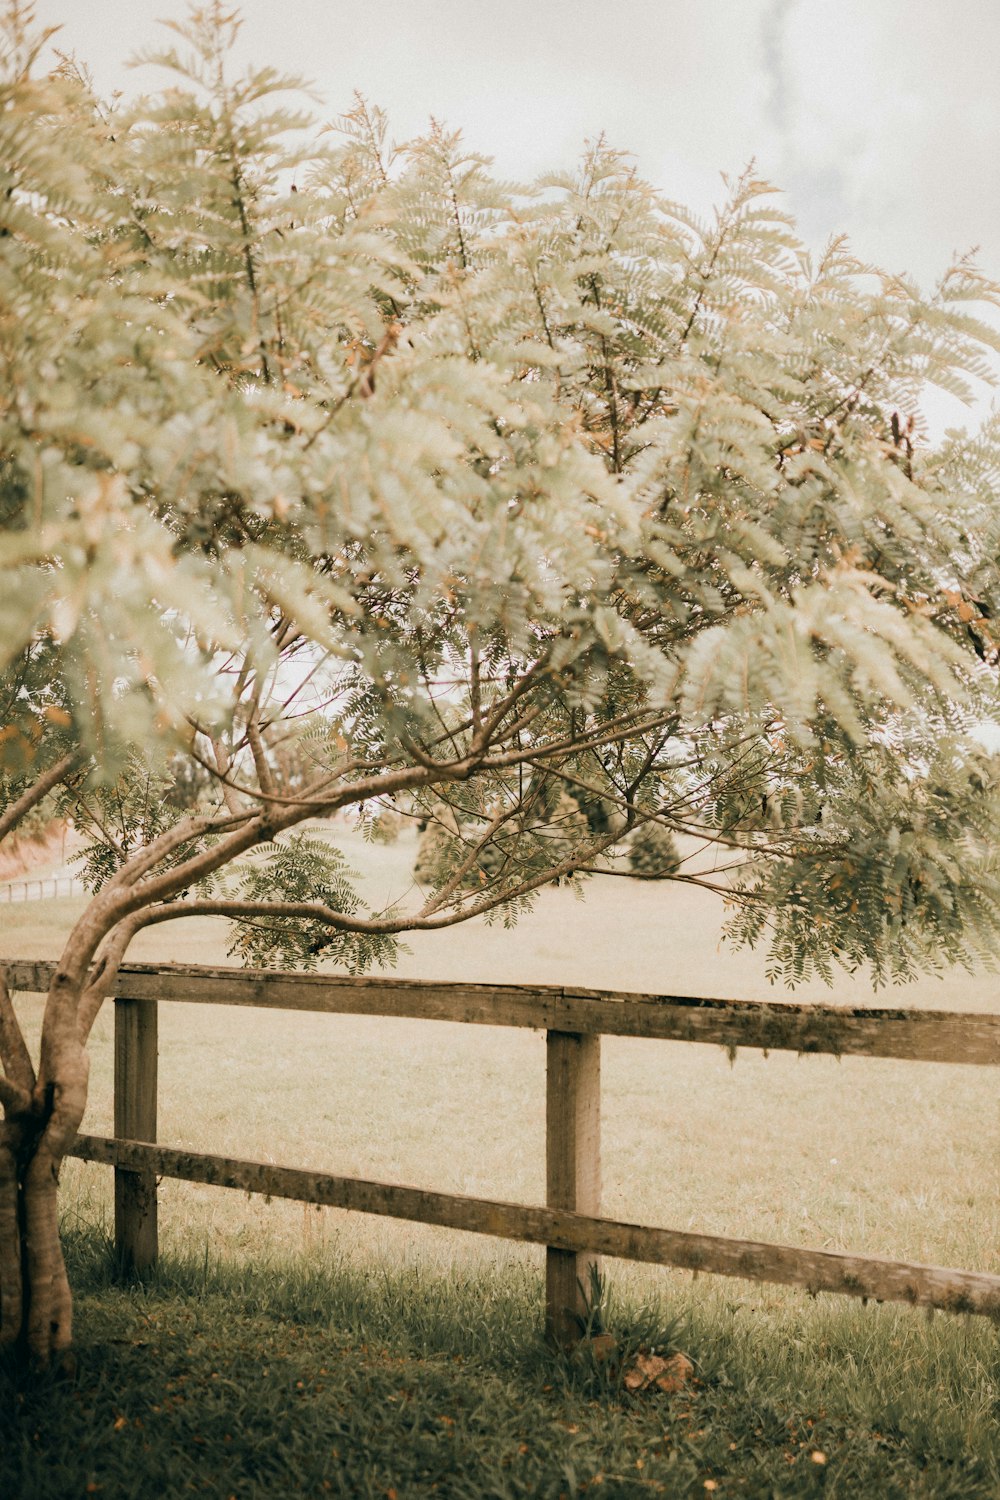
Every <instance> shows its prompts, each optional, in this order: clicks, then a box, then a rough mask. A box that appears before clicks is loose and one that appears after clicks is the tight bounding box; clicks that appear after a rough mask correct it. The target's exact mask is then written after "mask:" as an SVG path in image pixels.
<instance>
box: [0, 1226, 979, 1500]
mask: <svg viewBox="0 0 1000 1500" xmlns="http://www.w3.org/2000/svg"><path fill="white" fill-rule="evenodd" d="M69 1245H70V1255H71V1265H72V1275H73V1279H74V1283H75V1285H76V1286H77V1288H78V1315H77V1316H78V1335H79V1367H78V1370H77V1373H76V1375H75V1377H74V1378H72V1379H69V1380H67V1379H65V1378H63V1379H61V1380H60V1379H54V1378H51V1377H48V1378H43V1379H36V1380H35V1381H34V1382H33V1383H32V1382H28V1383H25V1382H24V1380H23V1378H22V1381H21V1383H20V1385H14V1383H13V1382H12V1381H11V1380H10V1378H9V1376H7V1377H5V1376H4V1374H3V1373H2V1372H0V1409H2V1410H4V1411H5V1412H7V1413H8V1416H9V1414H10V1413H11V1411H13V1412H14V1414H15V1416H14V1420H13V1421H9V1420H8V1425H7V1428H6V1431H5V1434H4V1438H5V1441H4V1445H3V1448H2V1450H0V1493H2V1494H4V1495H5V1496H11V1497H15V1496H16V1497H17V1500H67V1497H75V1496H85V1495H87V1494H94V1495H103V1496H106V1497H109V1500H111V1497H113V1500H130V1497H135V1500H146V1497H148V1496H150V1495H158V1496H162V1497H164V1500H173V1497H175V1496H182V1495H186V1494H192V1493H194V1494H197V1493H203V1494H209V1495H212V1496H220V1497H227V1496H230V1495H232V1496H235V1497H239V1500H249V1497H258V1496H259V1497H265V1496H266V1497H274V1496H277V1497H285V1496H290V1495H295V1494H304V1495H310V1496H322V1495H325V1494H334V1495H343V1496H356V1497H367V1496H377V1497H389V1496H392V1495H393V1494H394V1493H395V1495H396V1496H397V1500H404V1497H409V1496H421V1495H426V1494H432V1493H436V1494H440V1495H443V1496H452V1497H469V1500H472V1497H501V1496H552V1497H555V1496H560V1495H562V1496H567V1497H569V1496H573V1495H579V1494H583V1493H587V1494H597V1495H604V1496H608V1497H614V1496H632V1495H637V1496H638V1495H644V1494H664V1495H669V1496H671V1497H676V1500H679V1497H688V1496H691V1497H693V1496H698V1497H705V1496H706V1495H710V1494H715V1495H719V1496H737V1495H738V1496H747V1497H761V1500H763V1497H767V1500H772V1497H786V1496H789V1497H790V1496H817V1497H819V1496H824V1497H826V1500H830V1497H834V1496H836V1497H841V1500H855V1497H858V1496H866V1497H867V1496H872V1497H876V1500H893V1497H904V1496H906V1497H918V1496H920V1497H927V1500H931V1497H933V1500H948V1497H954V1500H958V1497H962V1500H978V1497H982V1500H987V1497H990V1500H992V1497H995V1496H996V1494H997V1493H998V1491H1000V1424H998V1422H997V1417H998V1415H1000V1404H998V1385H1000V1345H998V1339H997V1332H996V1330H995V1329H994V1328H992V1327H990V1326H988V1325H985V1324H983V1322H982V1321H981V1320H979V1321H977V1320H968V1321H962V1320H955V1319H945V1318H941V1317H936V1318H935V1319H934V1320H933V1322H930V1323H927V1322H925V1321H924V1320H923V1319H922V1318H915V1317H913V1316H912V1315H910V1314H908V1313H905V1312H902V1311H900V1310H897V1309H890V1308H872V1309H861V1308H857V1307H853V1306H851V1307H847V1306H842V1305H841V1306H836V1307H834V1306H833V1305H832V1304H831V1305H826V1306H813V1305H806V1304H803V1303H802V1302H797V1303H794V1304H793V1303H791V1302H789V1301H787V1300H786V1301H784V1302H782V1303H780V1304H774V1305H765V1304H761V1305H758V1306H757V1307H756V1308H755V1309H753V1311H752V1312H751V1310H750V1309H749V1308H747V1307H746V1306H745V1305H744V1304H743V1303H742V1302H740V1301H733V1300H732V1299H731V1298H729V1297H728V1295H727V1294H726V1292H725V1290H724V1289H723V1290H722V1291H720V1290H719V1289H718V1287H716V1288H715V1289H714V1290H713V1291H711V1292H709V1293H708V1294H707V1295H701V1296H699V1297H698V1298H697V1299H692V1298H691V1297H690V1288H689V1287H688V1288H687V1290H684V1289H683V1287H682V1285H681V1283H680V1282H679V1281H678V1280H677V1279H676V1278H674V1279H673V1283H672V1284H669V1285H666V1286H664V1285H663V1283H661V1287H662V1288H663V1291H664V1295H663V1296H661V1297H660V1298H658V1299H649V1298H647V1300H646V1302H645V1305H642V1306H637V1305H636V1304H635V1303H630V1302H628V1301H625V1302H619V1303H618V1304H617V1305H612V1307H611V1308H610V1310H609V1317H610V1322H611V1325H612V1327H613V1328H614V1329H615V1331H616V1332H617V1333H618V1334H619V1335H620V1337H621V1338H622V1340H623V1343H624V1345H625V1347H626V1348H628V1347H632V1346H634V1345H635V1344H636V1343H639V1342H644V1343H656V1344H658V1346H660V1347H663V1348H666V1349H670V1348H672V1347H678V1346H679V1347H683V1348H684V1349H686V1350H687V1351H688V1352H689V1353H690V1354H691V1355H692V1357H693V1358H694V1360H695V1362H696V1379H695V1381H694V1382H693V1383H692V1384H691V1385H689V1386H688V1387H686V1388H685V1389H683V1390H682V1391H680V1392H678V1393H677V1394H675V1395H672V1396H667V1395H663V1394H662V1393H657V1394H656V1395H648V1394H642V1395H635V1396H633V1395H630V1394H629V1393H628V1392H627V1391H625V1390H624V1388H623V1387H622V1385H621V1382H620V1380H619V1379H618V1378H617V1377H615V1376H614V1375H612V1376H608V1375H607V1373H606V1372H605V1369H604V1367H595V1366H594V1364H593V1362H592V1361H589V1360H586V1359H581V1360H567V1359H565V1358H562V1357H558V1356H555V1355H553V1354H551V1353H549V1352H548V1351H547V1350H546V1348H545V1347H544V1344H543V1342H542V1339H541V1336H540V1314H541V1281H540V1278H539V1276H538V1275H537V1273H535V1272H534V1271H532V1270H531V1269H530V1268H526V1267H524V1266H523V1265H518V1264H515V1263H513V1262H511V1261H504V1260H503V1259H501V1260H499V1261H498V1262H497V1263H496V1264H494V1265H493V1266H492V1267H491V1268H490V1269H489V1271H488V1272H487V1270H486V1268H485V1267H482V1266H481V1267H479V1268H478V1269H477V1270H476V1271H474V1272H472V1273H462V1274H457V1275H453V1276H451V1277H449V1278H447V1279H446V1278H443V1277H441V1276H440V1275H437V1274H417V1273H414V1272H413V1271H408V1272H405V1273H402V1272H400V1271H398V1270H396V1269H393V1268H391V1267H388V1266H386V1265H385V1264H376V1263H369V1264H368V1265H367V1266H366V1267H365V1268H363V1269H362V1268H359V1267H357V1266H355V1265H352V1264H345V1263H342V1262H339V1261H337V1260H336V1259H334V1260H332V1261H331V1260H329V1259H323V1260H320V1259H318V1258H317V1257H312V1258H299V1259H298V1260H297V1261H294V1262H292V1261H289V1260H287V1259H285V1260H283V1261H282V1262H280V1263H275V1262H273V1261H269V1260H268V1259H267V1258H266V1257H265V1258H264V1259H262V1260H260V1261H258V1262H257V1263H256V1264H255V1265H252V1266H251V1265H250V1264H243V1265H234V1264H232V1263H229V1262H227V1263H224V1264H219V1263H217V1262H214V1261H210V1260H206V1259H205V1258H204V1257H198V1256H189V1257H188V1258H187V1259H178V1258H171V1259H168V1260H167V1261H165V1262H164V1263H163V1264H162V1265H161V1267H160V1269H159V1271H158V1273H157V1274H156V1275H155V1276H154V1277H153V1278H152V1279H151V1280H150V1281H148V1282H147V1284H145V1285H143V1286H140V1285H133V1286H128V1287H120V1286H117V1285H116V1284H115V1283H114V1282H113V1280H112V1277H111V1260H110V1254H109V1252H108V1250H107V1247H106V1245H102V1243H101V1240H100V1238H99V1237H98V1236H96V1235H95V1234H94V1233H93V1232H91V1233H90V1234H88V1235H86V1236H82V1237H81V1236H75V1235H71V1236H70V1242H69ZM668 1281H669V1278H668ZM5 1386H6V1389H5ZM814 1454H817V1455H821V1456H822V1458H823V1459H824V1460H825V1461H824V1462H822V1463H821V1462H818V1461H816V1460H815V1459H814V1458H813V1455H814ZM706 1482H707V1483H706ZM713 1486H714V1489H713V1488H712V1487H713Z"/></svg>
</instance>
